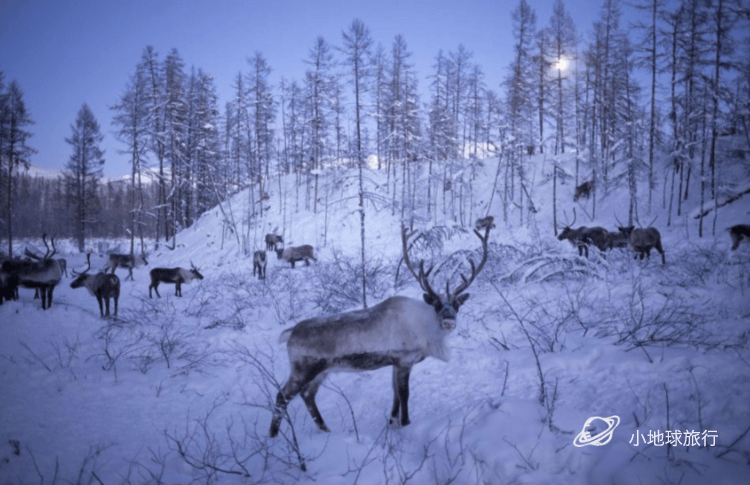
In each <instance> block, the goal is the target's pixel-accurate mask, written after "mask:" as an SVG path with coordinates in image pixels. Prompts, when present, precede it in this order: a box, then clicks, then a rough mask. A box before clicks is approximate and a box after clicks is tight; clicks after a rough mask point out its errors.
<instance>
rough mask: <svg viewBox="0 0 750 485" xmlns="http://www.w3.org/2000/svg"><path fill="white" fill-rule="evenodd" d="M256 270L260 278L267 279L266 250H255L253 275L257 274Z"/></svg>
mask: <svg viewBox="0 0 750 485" xmlns="http://www.w3.org/2000/svg"><path fill="white" fill-rule="evenodd" d="M256 270H257V272H258V279H259V280H264V279H266V252H265V251H255V252H254V253H253V276H255V272H256Z"/></svg>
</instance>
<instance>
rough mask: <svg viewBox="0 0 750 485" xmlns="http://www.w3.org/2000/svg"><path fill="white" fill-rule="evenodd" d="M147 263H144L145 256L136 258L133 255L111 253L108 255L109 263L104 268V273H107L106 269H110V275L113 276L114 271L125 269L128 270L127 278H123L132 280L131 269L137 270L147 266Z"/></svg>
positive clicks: (141, 255)
mask: <svg viewBox="0 0 750 485" xmlns="http://www.w3.org/2000/svg"><path fill="white" fill-rule="evenodd" d="M147 264H148V261H146V255H145V254H140V255H138V256H135V255H134V254H116V253H112V254H110V255H109V261H108V263H107V266H106V267H105V268H104V271H107V270H108V269H110V268H111V269H112V274H115V270H116V269H117V268H118V267H120V268H127V269H128V276H127V277H126V278H125V279H126V280H127V279H130V280H133V268H138V267H139V266H143V265H147Z"/></svg>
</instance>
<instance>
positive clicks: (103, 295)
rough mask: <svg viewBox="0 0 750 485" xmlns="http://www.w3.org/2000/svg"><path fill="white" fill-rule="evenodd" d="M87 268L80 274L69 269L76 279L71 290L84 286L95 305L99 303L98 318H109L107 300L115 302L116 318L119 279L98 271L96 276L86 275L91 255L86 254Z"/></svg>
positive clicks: (89, 267)
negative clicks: (94, 299)
mask: <svg viewBox="0 0 750 485" xmlns="http://www.w3.org/2000/svg"><path fill="white" fill-rule="evenodd" d="M86 263H87V267H86V269H85V270H83V271H82V272H81V273H78V272H76V271H75V270H73V269H71V272H72V273H73V276H75V277H76V279H74V280H73V281H72V282H71V283H70V287H71V288H80V287H82V286H85V287H86V289H87V290H89V293H91V295H93V296H95V297H96V301H97V303H99V316H100V317H101V318H104V317H109V316H110V314H109V299H110V298H112V299H113V300H114V302H115V318H117V303H118V302H119V300H120V278H118V277H117V275H115V274H107V273H106V272H104V271H100V272H98V273H96V274H88V271H89V270H90V269H91V253H88V254H86ZM102 300H103V301H104V303H105V306H106V307H107V312H106V313H104V308H103V306H102Z"/></svg>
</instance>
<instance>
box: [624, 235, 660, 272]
mask: <svg viewBox="0 0 750 485" xmlns="http://www.w3.org/2000/svg"><path fill="white" fill-rule="evenodd" d="M624 230H625V231H630V240H629V241H628V249H629V250H631V251H635V253H636V254H635V258H633V259H638V256H640V257H641V259H643V257H644V256H646V257H648V258H649V259H651V249H654V248H655V249H656V250H657V251H659V253H660V254H661V264H667V258H666V256H665V255H664V249H663V248H662V247H661V234H660V233H659V230H658V229H657V228H655V227H647V228H645V229H640V228H634V227H633V226H628V227H626V228H624Z"/></svg>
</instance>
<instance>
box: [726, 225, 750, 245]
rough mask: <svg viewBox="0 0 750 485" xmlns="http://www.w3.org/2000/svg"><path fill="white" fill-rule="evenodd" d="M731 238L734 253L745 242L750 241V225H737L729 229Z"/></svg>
mask: <svg viewBox="0 0 750 485" xmlns="http://www.w3.org/2000/svg"><path fill="white" fill-rule="evenodd" d="M727 231H729V237H730V238H732V251H734V250H735V249H737V248H738V247H739V246H740V243H741V242H742V241H743V240H746V241H750V225H749V224H737V225H735V226H732V227H730V228H729V229H727Z"/></svg>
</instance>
